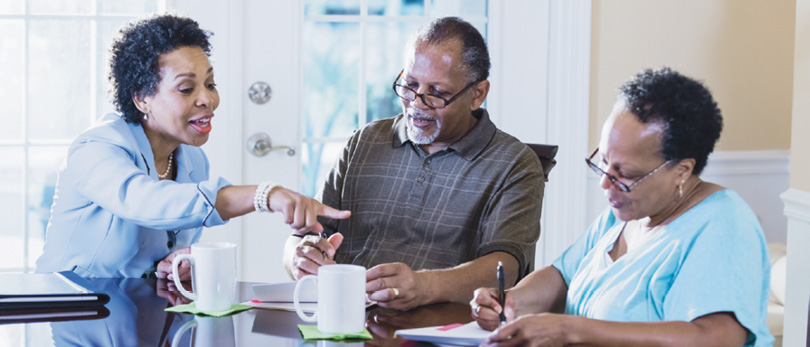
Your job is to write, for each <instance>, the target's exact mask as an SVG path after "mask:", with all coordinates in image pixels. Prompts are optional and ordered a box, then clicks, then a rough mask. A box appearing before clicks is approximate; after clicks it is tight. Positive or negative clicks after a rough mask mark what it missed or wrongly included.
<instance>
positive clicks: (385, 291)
mask: <svg viewBox="0 0 810 347" xmlns="http://www.w3.org/2000/svg"><path fill="white" fill-rule="evenodd" d="M422 284H423V283H422V281H421V278H420V275H419V273H417V272H414V271H413V270H411V268H410V267H408V265H405V264H403V263H390V264H380V265H377V266H375V267H373V268H371V269H369V270H368V271H366V293H367V294H368V298H369V300H373V301H376V302H377V305H380V306H382V307H387V308H393V309H397V310H409V309H412V308H414V307H417V306H421V305H423V304H424V303H426V302H427V298H426V294H425V293H424V291H425V288H423V287H422Z"/></svg>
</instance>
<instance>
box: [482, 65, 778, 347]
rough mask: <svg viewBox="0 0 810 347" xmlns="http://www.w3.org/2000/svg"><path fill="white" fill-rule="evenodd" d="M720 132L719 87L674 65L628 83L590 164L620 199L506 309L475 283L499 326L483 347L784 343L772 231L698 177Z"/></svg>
mask: <svg viewBox="0 0 810 347" xmlns="http://www.w3.org/2000/svg"><path fill="white" fill-rule="evenodd" d="M721 129H722V118H721V115H720V110H719V109H718V108H717V103H716V102H715V101H714V99H713V98H712V96H711V94H710V93H709V91H708V89H706V87H704V86H703V85H702V84H700V83H699V82H697V81H695V80H692V79H690V78H688V77H685V76H683V75H681V74H679V73H677V72H675V71H672V70H671V69H668V68H663V69H660V70H655V71H653V70H647V71H644V72H643V73H641V74H638V75H636V76H635V78H634V79H632V80H631V81H629V82H627V83H626V84H625V85H624V86H622V88H621V89H620V96H619V100H618V102H617V103H616V105H615V107H614V108H613V112H612V113H611V115H610V117H609V118H608V120H607V121H606V122H605V125H604V127H603V128H602V137H601V140H600V142H599V147H598V148H597V149H596V150H595V151H594V152H593V154H591V156H590V157H589V158H588V159H587V160H586V163H587V164H588V166H589V167H590V168H591V169H592V170H593V171H595V172H596V173H597V174H599V175H600V176H601V177H602V179H601V186H602V189H603V190H604V192H605V196H606V197H607V199H608V203H609V204H610V207H609V208H608V209H607V210H606V211H605V212H603V213H602V215H601V216H600V217H599V218H598V219H597V220H596V221H595V222H594V223H593V224H592V225H591V227H590V228H589V229H588V231H587V232H586V233H585V234H584V235H582V236H581V237H580V238H579V240H577V241H576V243H574V244H573V245H572V246H571V247H569V248H568V249H567V250H566V251H565V252H564V253H563V254H562V256H560V257H559V258H558V259H557V260H556V261H554V263H553V264H552V266H548V267H546V268H543V269H540V270H537V271H535V272H534V273H532V274H530V275H529V276H527V277H526V278H524V279H523V280H522V281H521V282H520V283H518V284H517V285H516V286H515V287H514V288H512V289H510V290H509V291H508V295H506V301H505V304H504V305H503V307H502V306H501V305H500V304H499V303H498V292H497V290H496V289H494V288H480V289H478V290H476V292H475V298H474V299H473V300H472V301H471V302H470V304H471V306H472V308H473V316H474V317H475V319H476V320H477V321H478V324H479V325H480V326H481V327H483V328H485V329H488V330H495V332H494V333H493V334H492V335H490V336H489V337H488V338H487V340H486V341H485V343H484V345H492V346H513V345H521V346H522V345H531V346H563V345H568V344H577V345H578V344H582V345H599V346H743V345H745V346H770V345H772V344H773V337H771V335H770V333H769V332H768V327H767V325H766V323H765V316H766V305H767V301H768V294H769V292H768V282H769V260H768V253H767V249H766V246H765V238H764V236H763V232H762V228H761V227H760V225H759V222H758V221H757V218H756V216H755V215H754V213H753V211H751V209H750V208H749V207H748V205H747V204H746V203H745V202H744V201H743V200H742V199H741V198H740V196H739V195H737V194H736V193H734V192H732V191H729V190H726V189H724V188H723V187H721V186H718V185H716V184H713V183H709V182H704V181H702V180H701V179H700V177H699V175H700V172H701V170H703V168H704V166H705V165H706V160H707V158H708V156H709V153H711V152H712V150H713V148H714V144H715V142H716V141H717V139H718V138H719V137H720V131H721ZM493 270H494V269H493ZM563 307H564V311H565V314H555V313H551V312H559V311H562V310H563ZM501 311H503V312H504V313H505V316H506V318H507V322H506V323H505V324H504V325H501V323H500V322H499V319H498V315H499V313H500V312H501ZM496 328H497V330H496Z"/></svg>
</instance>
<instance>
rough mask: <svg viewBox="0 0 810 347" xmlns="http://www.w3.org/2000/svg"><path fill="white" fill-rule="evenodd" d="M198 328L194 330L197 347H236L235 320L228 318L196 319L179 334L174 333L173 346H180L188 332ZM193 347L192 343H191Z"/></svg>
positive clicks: (178, 332)
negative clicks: (190, 329) (181, 340)
mask: <svg viewBox="0 0 810 347" xmlns="http://www.w3.org/2000/svg"><path fill="white" fill-rule="evenodd" d="M192 327H196V329H195V330H194V339H191V340H189V342H190V341H194V342H195V343H194V346H195V347H207V346H211V347H232V346H236V338H235V335H234V331H233V330H234V329H233V318H232V317H230V316H228V317H200V316H198V317H195V318H194V320H192V321H189V322H188V323H186V324H183V326H182V327H180V329H177V332H176V333H174V338H173V339H172V346H175V347H176V346H178V345H180V339H181V338H182V337H183V334H185V333H186V330H188V329H189V328H192ZM189 346H191V343H189Z"/></svg>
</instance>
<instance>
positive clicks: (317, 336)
mask: <svg viewBox="0 0 810 347" xmlns="http://www.w3.org/2000/svg"><path fill="white" fill-rule="evenodd" d="M298 331H300V332H301V336H303V337H304V340H351V339H355V340H371V333H370V332H368V329H363V331H362V332H360V333H356V334H333V333H324V332H321V331H320V330H318V326H316V325H304V324H298Z"/></svg>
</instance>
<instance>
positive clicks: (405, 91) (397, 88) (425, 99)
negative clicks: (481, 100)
mask: <svg viewBox="0 0 810 347" xmlns="http://www.w3.org/2000/svg"><path fill="white" fill-rule="evenodd" d="M403 72H405V70H402V71H400V72H399V75H398V76H397V79H395V80H394V86H393V87H394V93H396V94H397V96H398V97H400V98H403V99H405V100H408V101H414V100H416V97H419V98H421V99H422V103H423V104H425V106H427V107H430V108H433V109H442V108H445V107H447V106H448V105H450V103H451V102H453V101H455V100H456V99H458V97H459V96H461V94H464V92H466V91H467V89H470V88H471V87H472V86H474V85H475V84H476V83H478V82H481V81H475V82H473V83H470V84H468V85H467V86H466V87H464V89H462V90H461V91H460V92H458V93H456V95H453V96H452V97H451V98H450V99H445V98H443V97H441V96H438V95H433V94H419V93H417V92H416V91H415V90H413V89H412V88H411V87H408V86H406V85H402V84H397V82H398V81H399V79H400V78H402V73H403Z"/></svg>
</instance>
